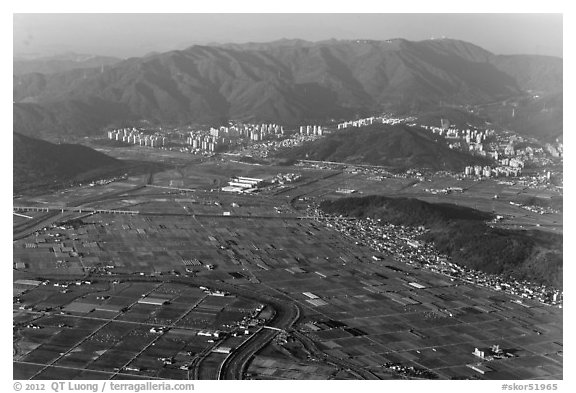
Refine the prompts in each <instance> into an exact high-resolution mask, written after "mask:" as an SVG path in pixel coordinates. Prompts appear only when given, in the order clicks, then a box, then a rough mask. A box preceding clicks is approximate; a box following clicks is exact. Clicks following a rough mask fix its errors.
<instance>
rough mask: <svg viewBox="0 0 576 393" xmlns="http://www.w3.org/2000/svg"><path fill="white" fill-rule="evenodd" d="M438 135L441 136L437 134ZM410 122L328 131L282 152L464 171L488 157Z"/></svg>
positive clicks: (297, 156) (298, 156) (313, 157)
mask: <svg viewBox="0 0 576 393" xmlns="http://www.w3.org/2000/svg"><path fill="white" fill-rule="evenodd" d="M436 139H438V138H436ZM436 139H435V138H434V135H433V134H431V133H429V132H425V131H424V130H422V129H418V128H414V127H410V126H407V125H387V124H377V125H371V126H367V127H362V128H353V129H349V130H344V131H341V132H338V133H334V134H331V135H328V136H327V137H326V138H324V139H319V140H316V141H313V142H310V143H307V144H304V145H303V146H300V147H298V148H295V149H290V150H288V151H286V152H285V153H284V154H283V155H284V156H285V157H287V158H290V159H309V160H317V161H335V162H347V163H351V164H371V165H380V166H389V167H393V168H399V169H409V168H428V169H433V170H457V171H461V170H463V169H464V167H465V166H466V165H470V164H472V163H475V164H481V165H486V164H488V163H489V161H488V160H486V159H481V158H479V157H472V156H470V155H468V154H465V153H462V152H459V151H456V150H452V149H450V148H449V147H448V145H447V144H446V142H445V141H444V140H443V139H442V138H439V139H438V140H436Z"/></svg>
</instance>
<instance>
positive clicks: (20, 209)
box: [12, 206, 140, 214]
mask: <svg viewBox="0 0 576 393" xmlns="http://www.w3.org/2000/svg"><path fill="white" fill-rule="evenodd" d="M12 209H13V211H14V213H16V212H51V211H52V212H54V211H60V212H61V213H64V212H75V213H94V214H98V213H101V214H140V212H139V211H137V210H111V209H94V208H92V207H63V206H14V207H13V208H12Z"/></svg>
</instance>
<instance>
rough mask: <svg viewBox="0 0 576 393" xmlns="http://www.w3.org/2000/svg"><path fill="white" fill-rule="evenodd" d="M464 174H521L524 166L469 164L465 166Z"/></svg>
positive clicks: (494, 175) (480, 175)
mask: <svg viewBox="0 0 576 393" xmlns="http://www.w3.org/2000/svg"><path fill="white" fill-rule="evenodd" d="M464 174H465V175H466V176H477V177H499V176H506V177H508V176H520V175H521V174H522V167H520V166H518V167H513V166H497V167H494V168H493V167H491V166H489V165H486V166H481V165H474V166H472V165H469V166H467V167H466V168H464Z"/></svg>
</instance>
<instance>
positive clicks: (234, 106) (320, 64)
mask: <svg viewBox="0 0 576 393" xmlns="http://www.w3.org/2000/svg"><path fill="white" fill-rule="evenodd" d="M561 91H562V59H560V58H555V57H546V56H529V55H522V56H520V55H518V56H516V55H514V56H500V55H495V54H493V53H490V52H489V51H486V50H484V49H482V48H480V47H478V46H476V45H473V44H470V43H467V42H463V41H458V40H451V39H440V40H426V41H419V42H413V41H408V40H405V39H393V40H387V41H373V40H345V41H341V40H329V41H322V42H307V41H302V40H280V41H275V42H271V43H249V44H228V45H214V46H201V45H195V46H192V47H190V48H188V49H186V50H179V51H170V52H166V53H159V54H151V55H148V56H145V57H141V58H130V59H126V60H123V61H120V62H117V63H114V64H112V65H109V66H106V67H104V68H102V67H100V66H98V67H94V68H83V69H72V70H66V71H62V72H57V73H51V74H47V73H38V72H36V73H27V74H22V75H14V89H13V97H14V98H13V99H14V129H15V131H17V132H20V133H23V134H27V135H32V136H40V137H46V136H50V135H60V136H61V135H76V136H78V135H90V134H94V133H97V132H99V131H100V130H101V128H102V127H104V126H108V125H114V124H118V125H120V124H123V123H125V122H133V121H136V120H147V121H151V122H158V123H163V124H167V123H168V124H174V125H176V124H185V123H187V124H189V123H196V124H217V123H223V122H226V121H228V120H231V119H232V120H242V121H265V122H275V123H280V124H284V125H297V124H303V123H304V122H326V121H330V120H338V119H350V118H353V117H355V116H364V115H369V114H373V113H375V112H381V111H395V112H399V113H415V112H419V111H425V110H430V109H433V108H436V107H438V106H442V105H479V104H487V103H491V102H498V101H501V100H506V99H510V98H514V97H521V96H524V95H526V93H527V92H531V94H534V92H538V94H553V93H559V92H561Z"/></svg>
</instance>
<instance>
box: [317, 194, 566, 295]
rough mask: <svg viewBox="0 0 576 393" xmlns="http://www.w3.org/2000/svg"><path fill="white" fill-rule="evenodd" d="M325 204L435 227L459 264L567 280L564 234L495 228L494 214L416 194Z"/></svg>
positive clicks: (338, 210)
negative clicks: (414, 196)
mask: <svg viewBox="0 0 576 393" xmlns="http://www.w3.org/2000/svg"><path fill="white" fill-rule="evenodd" d="M320 209H321V210H322V211H324V212H325V213H328V214H335V215H343V216H348V217H356V218H366V217H370V218H374V219H381V220H382V222H389V223H392V224H395V225H409V226H420V225H423V226H425V227H427V228H429V229H430V231H429V232H427V233H426V234H425V235H424V239H423V240H426V241H431V242H433V243H434V244H435V246H436V248H437V249H438V250H439V251H440V252H442V253H445V254H447V255H449V256H450V257H451V259H452V261H453V262H455V263H457V264H459V265H462V266H466V267H469V268H472V269H476V270H480V271H483V272H486V273H493V274H504V275H509V276H511V277H514V278H516V279H520V280H529V281H532V282H536V283H540V284H545V285H551V286H553V287H556V288H559V289H561V288H562V286H563V280H562V271H563V254H562V243H563V239H562V235H557V234H551V233H547V232H543V231H538V230H530V231H522V230H506V229H498V228H492V227H490V226H489V225H487V224H486V222H485V220H487V219H490V217H491V214H489V213H485V212H480V211H478V210H474V209H470V208H465V207H460V206H455V205H450V204H432V203H427V202H424V201H420V200H417V199H412V198H391V197H386V196H367V197H352V198H342V199H338V200H334V201H323V202H322V203H321V204H320Z"/></svg>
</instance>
